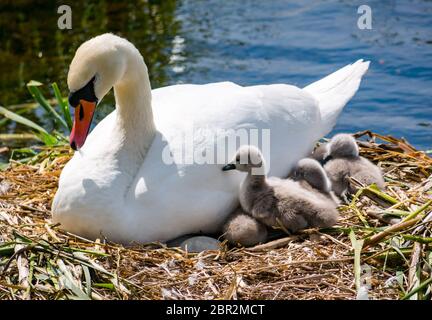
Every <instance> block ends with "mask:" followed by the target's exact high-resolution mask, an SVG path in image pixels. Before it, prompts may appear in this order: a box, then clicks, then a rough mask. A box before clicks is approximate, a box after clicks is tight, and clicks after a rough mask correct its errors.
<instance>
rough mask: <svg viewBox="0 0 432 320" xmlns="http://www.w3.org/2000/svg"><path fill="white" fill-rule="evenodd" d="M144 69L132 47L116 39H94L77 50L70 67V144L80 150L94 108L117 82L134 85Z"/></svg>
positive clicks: (111, 36) (145, 68)
mask: <svg viewBox="0 0 432 320" xmlns="http://www.w3.org/2000/svg"><path fill="white" fill-rule="evenodd" d="M142 70H145V72H147V67H146V65H145V63H144V60H143V58H142V56H141V55H140V53H139V51H138V50H137V49H136V48H135V46H134V45H133V44H132V43H130V42H129V41H127V40H126V39H123V38H121V37H118V36H116V35H113V34H110V33H106V34H102V35H100V36H97V37H94V38H92V39H90V40H88V41H86V42H84V43H83V44H81V46H80V47H79V48H78V49H77V51H76V53H75V56H74V58H73V59H72V62H71V64H70V66H69V73H68V78H67V83H68V87H69V91H70V94H69V104H70V106H71V107H72V108H75V117H74V124H73V128H72V132H71V135H70V144H71V147H72V148H73V149H75V150H76V149H77V148H80V147H81V146H82V145H83V144H84V142H85V140H86V137H87V134H88V131H89V128H90V124H91V121H92V119H93V115H94V112H95V109H96V105H97V104H98V102H99V101H101V100H102V98H103V97H104V96H105V95H106V94H107V93H108V91H109V90H111V88H112V87H113V86H115V85H116V84H118V83H119V81H120V80H125V79H126V78H127V79H129V80H130V81H134V80H136V79H138V78H137V73H138V72H139V71H142Z"/></svg>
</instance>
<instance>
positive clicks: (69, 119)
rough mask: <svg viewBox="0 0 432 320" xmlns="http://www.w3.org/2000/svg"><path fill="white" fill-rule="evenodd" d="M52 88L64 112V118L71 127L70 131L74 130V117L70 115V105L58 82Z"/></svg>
mask: <svg viewBox="0 0 432 320" xmlns="http://www.w3.org/2000/svg"><path fill="white" fill-rule="evenodd" d="M51 86H52V88H53V90H54V95H55V97H56V99H57V102H58V104H59V106H60V108H61V110H62V113H63V118H64V119H65V120H66V123H67V125H68V127H69V130H72V117H71V115H70V111H69V104H68V102H67V101H65V100H64V99H63V97H62V95H61V93H60V89H59V87H58V85H57V83H56V82H54V83H53V84H52V85H51Z"/></svg>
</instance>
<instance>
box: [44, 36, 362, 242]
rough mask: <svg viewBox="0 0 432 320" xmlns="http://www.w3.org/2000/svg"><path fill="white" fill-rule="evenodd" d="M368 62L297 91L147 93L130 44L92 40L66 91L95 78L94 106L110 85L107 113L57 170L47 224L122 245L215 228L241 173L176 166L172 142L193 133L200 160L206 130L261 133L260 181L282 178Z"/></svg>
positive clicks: (227, 88) (190, 88)
mask: <svg viewBox="0 0 432 320" xmlns="http://www.w3.org/2000/svg"><path fill="white" fill-rule="evenodd" d="M368 64H369V63H368V62H362V61H361V60H359V61H357V62H356V63H354V64H352V65H349V66H347V67H345V68H342V69H341V70H339V71H337V72H335V73H334V74H332V75H330V76H328V77H326V78H324V79H322V80H320V81H318V82H316V83H314V84H312V85H310V86H308V87H306V88H305V89H300V88H297V87H294V86H291V85H285V84H274V85H262V86H251V87H241V86H239V85H236V84H234V83H231V82H221V83H211V84H206V85H190V84H185V85H173V86H168V87H164V88H159V89H155V90H152V91H150V90H151V89H150V82H149V79H148V74H147V68H146V66H145V64H144V61H143V59H142V57H141V55H140V54H139V51H138V50H137V49H136V48H135V47H134V46H133V45H132V44H131V43H130V42H128V41H127V40H125V39H122V38H120V37H117V36H114V35H112V34H104V35H101V36H99V37H96V38H93V39H91V40H89V41H87V42H85V43H84V44H83V45H82V46H81V47H80V48H79V49H78V50H77V53H76V55H75V57H74V59H73V61H72V63H71V67H70V70H69V75H68V86H69V89H70V90H71V91H75V90H78V89H79V88H81V87H82V86H84V85H85V84H86V83H87V82H88V81H89V80H90V79H91V78H92V77H93V76H95V75H96V79H97V80H96V82H95V93H96V96H97V97H98V98H99V100H100V99H102V97H103V96H104V95H105V94H106V93H107V92H108V91H109V89H110V88H111V87H113V86H114V90H115V95H116V103H117V105H116V111H114V112H112V113H111V114H110V115H108V116H107V117H106V118H105V119H104V120H103V121H101V122H100V123H99V124H98V125H97V126H96V127H95V128H94V130H93V131H92V132H91V133H90V135H89V136H88V139H87V141H86V142H85V144H84V146H83V147H82V149H81V150H79V151H77V152H75V155H74V156H73V158H72V159H71V160H70V161H69V163H68V164H67V165H66V167H65V168H64V170H63V172H62V174H61V177H60V181H59V189H58V191H57V194H56V196H55V199H54V202H53V206H52V211H53V220H54V221H55V222H60V223H61V224H62V227H63V228H64V229H66V230H69V231H70V232H74V233H77V234H80V235H82V236H86V237H90V238H95V237H98V236H100V235H101V234H103V235H104V236H106V237H108V238H109V239H110V240H113V241H119V242H123V243H128V242H130V241H138V242H146V241H155V240H160V241H166V240H168V239H172V238H175V237H177V236H180V235H183V234H187V233H195V232H200V231H203V232H213V231H216V229H218V228H220V227H221V224H222V223H223V222H224V221H225V220H226V217H227V216H228V214H229V213H230V212H232V211H233V209H234V208H235V207H236V206H237V205H238V190H239V184H240V183H241V181H242V180H243V178H244V176H245V175H244V174H243V173H240V172H237V173H235V174H232V175H229V176H228V175H226V174H223V172H222V171H221V167H222V164H220V165H218V164H202V165H201V164H197V163H192V164H191V163H184V161H183V163H180V161H179V159H178V158H176V155H179V154H181V150H183V149H182V148H183V141H182V139H180V137H181V136H182V135H183V134H184V133H185V132H187V131H188V130H189V129H190V128H191V126H195V128H197V129H198V130H196V131H195V136H194V140H193V147H194V149H195V151H196V152H197V153H200V152H202V151H203V150H204V149H206V148H207V149H208V147H209V146H213V145H214V143H215V142H214V141H213V140H212V139H208V134H209V133H211V134H213V135H214V136H216V137H218V138H221V136H220V134H218V132H219V131H220V130H224V129H234V130H236V129H240V128H245V129H247V130H249V129H252V128H259V129H270V130H271V149H270V158H269V159H265V160H266V163H267V165H268V166H269V169H270V172H269V175H272V176H279V177H282V176H285V175H286V174H287V172H289V171H290V169H291V168H292V167H293V165H294V164H295V163H296V162H297V161H298V160H299V159H300V158H302V157H304V156H306V155H307V154H309V153H310V152H311V150H312V148H313V145H314V143H315V141H316V140H317V139H319V138H321V137H322V136H323V135H324V134H326V133H328V132H329V131H330V130H331V129H332V127H333V125H334V124H335V122H336V118H337V115H338V114H339V113H340V112H341V110H342V109H343V107H344V105H345V104H346V102H347V101H348V100H349V99H350V98H351V97H352V96H353V95H354V94H355V92H356V91H357V89H358V86H359V83H360V80H361V77H362V76H363V74H364V73H365V72H366V70H367V68H368ZM202 129H205V134H204V133H203V134H200V133H199V130H202ZM167 150H169V151H171V153H173V154H174V155H175V157H174V158H175V161H174V163H172V164H170V165H166V164H165V163H164V162H163V161H162V159H163V155H164V152H166V151H167ZM234 153H235V150H232V152H231V153H229V154H228V157H232V156H233V154H234ZM165 156H166V154H165Z"/></svg>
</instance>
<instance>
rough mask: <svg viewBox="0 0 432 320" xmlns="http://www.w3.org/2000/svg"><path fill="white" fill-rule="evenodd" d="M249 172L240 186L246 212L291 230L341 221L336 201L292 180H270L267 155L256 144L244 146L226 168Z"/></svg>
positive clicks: (274, 225)
mask: <svg viewBox="0 0 432 320" xmlns="http://www.w3.org/2000/svg"><path fill="white" fill-rule="evenodd" d="M234 169H235V170H239V171H243V172H247V173H248V174H247V176H246V178H245V180H244V181H243V183H242V184H241V186H240V196H239V198H240V204H241V206H242V208H243V210H244V211H245V212H247V213H248V214H250V215H251V216H252V217H254V218H256V219H257V220H258V221H260V222H262V223H264V224H265V225H267V226H270V227H277V226H280V227H281V224H282V226H283V227H284V228H286V229H287V230H289V231H290V232H297V231H299V230H301V229H305V228H309V227H321V228H323V227H330V226H332V225H334V224H335V223H336V222H337V220H338V216H339V214H338V211H337V209H336V204H335V203H334V202H333V201H332V200H330V199H329V198H327V197H324V196H323V195H321V194H318V193H316V192H312V191H310V190H308V189H306V188H304V187H302V185H301V184H300V183H299V182H298V181H293V180H291V179H267V177H266V175H265V164H264V158H263V156H262V154H261V151H260V150H259V149H258V148H256V147H254V146H242V147H240V148H239V150H237V153H236V156H235V158H234V160H233V161H231V162H230V163H229V164H227V165H226V166H224V167H223V170H224V171H227V170H234Z"/></svg>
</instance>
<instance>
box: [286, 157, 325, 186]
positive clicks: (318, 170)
mask: <svg viewBox="0 0 432 320" xmlns="http://www.w3.org/2000/svg"><path fill="white" fill-rule="evenodd" d="M291 175H292V178H293V179H294V180H297V181H298V180H304V181H307V182H308V183H309V184H310V185H311V186H313V187H315V188H317V189H320V190H322V191H324V192H330V191H331V182H330V180H329V178H328V177H327V174H326V173H325V171H324V169H323V167H322V166H321V165H320V163H319V162H318V161H317V160H314V159H311V158H304V159H301V160H300V161H299V162H298V163H297V165H296V167H295V169H294V171H293V172H292V174H291Z"/></svg>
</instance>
